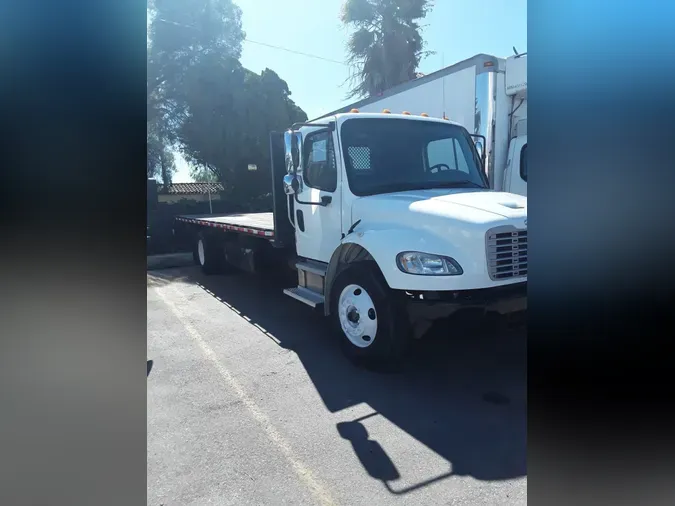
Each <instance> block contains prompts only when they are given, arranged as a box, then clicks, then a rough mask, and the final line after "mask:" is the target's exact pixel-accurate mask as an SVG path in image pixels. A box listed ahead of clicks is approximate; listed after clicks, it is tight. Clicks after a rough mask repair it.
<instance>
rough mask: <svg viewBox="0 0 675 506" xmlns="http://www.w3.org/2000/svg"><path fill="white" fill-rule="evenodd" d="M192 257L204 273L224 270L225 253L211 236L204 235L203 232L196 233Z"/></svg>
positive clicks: (217, 272) (208, 273)
mask: <svg viewBox="0 0 675 506" xmlns="http://www.w3.org/2000/svg"><path fill="white" fill-rule="evenodd" d="M193 257H194V259H195V263H196V264H197V265H199V266H200V267H201V268H202V272H203V273H204V274H206V275H211V274H219V273H221V272H223V270H224V266H225V253H224V252H223V250H222V249H221V248H220V247H219V246H218V244H217V242H216V241H215V240H213V238H208V237H206V234H204V233H203V232H200V233H199V234H197V240H196V241H195V248H194V251H193Z"/></svg>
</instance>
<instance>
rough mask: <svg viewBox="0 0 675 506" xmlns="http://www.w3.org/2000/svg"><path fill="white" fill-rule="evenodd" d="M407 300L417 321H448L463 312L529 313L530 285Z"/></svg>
mask: <svg viewBox="0 0 675 506" xmlns="http://www.w3.org/2000/svg"><path fill="white" fill-rule="evenodd" d="M406 298H407V301H408V314H409V316H410V319H411V320H413V321H417V320H436V319H439V318H445V317H447V316H450V315H452V314H453V313H456V312H457V311H460V310H463V309H482V310H484V311H485V312H496V313H499V314H509V313H517V312H520V311H525V310H526V309H527V282H526V281H524V282H522V283H515V284H511V285H505V286H497V287H494V288H483V289H479V290H458V291H453V292H449V291H448V292H445V291H443V292H414V293H409V292H406Z"/></svg>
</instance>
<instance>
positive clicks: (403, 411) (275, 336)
mask: <svg viewBox="0 0 675 506" xmlns="http://www.w3.org/2000/svg"><path fill="white" fill-rule="evenodd" d="M154 275H155V276H159V277H161V278H162V279H163V281H162V282H166V283H170V282H171V281H172V280H178V279H180V280H181V281H182V282H186V281H187V282H190V283H195V284H197V285H198V286H200V287H201V288H203V289H204V290H205V291H206V292H208V293H209V294H211V295H212V296H214V297H215V298H217V299H218V300H220V302H222V303H223V304H225V305H226V306H228V307H230V308H232V309H235V310H236V311H237V312H239V313H240V314H241V315H242V316H245V317H247V318H248V319H250V322H251V323H252V324H255V325H257V326H259V327H261V328H262V330H263V331H264V332H265V334H266V335H267V336H268V337H269V338H270V339H272V340H274V342H275V343H277V345H279V346H281V347H283V348H285V349H289V350H292V351H293V352H295V353H296V354H297V356H298V358H299V360H300V361H301V362H302V364H303V366H304V368H305V370H306V371H307V374H308V376H309V378H310V379H311V381H312V382H313V384H314V386H315V387H316V389H317V391H318V393H319V395H320V396H321V398H322V400H323V402H324V404H325V406H326V408H327V409H328V410H329V411H330V412H331V413H337V412H339V411H341V410H343V409H345V408H348V407H351V406H356V405H358V404H362V403H365V404H367V405H368V406H370V408H372V410H373V413H372V414H371V415H367V416H365V417H361V418H358V419H354V420H348V421H343V422H340V423H338V424H337V427H336V437H337V438H341V439H342V440H346V441H349V443H350V444H351V445H352V448H353V450H354V452H355V454H356V456H357V458H358V459H359V461H360V462H361V464H362V465H363V467H364V470H365V471H366V472H367V473H368V474H369V475H370V476H371V477H372V478H373V479H376V480H379V481H381V482H382V483H383V485H384V486H385V487H386V488H387V490H389V492H391V493H392V494H397V495H400V494H405V493H408V492H411V491H414V490H417V489H419V488H421V487H425V486H429V485H432V484H434V483H437V482H439V481H441V480H443V479H446V478H448V477H451V476H471V477H473V478H475V479H477V480H483V481H493V480H509V479H515V478H520V477H524V476H526V474H527V470H526V450H527V400H526V399H527V393H526V384H527V372H526V368H527V363H526V355H527V352H526V335H525V332H524V331H523V330H510V331H509V330H504V329H501V330H500V329H499V328H498V327H495V326H492V325H490V324H489V323H486V322H485V320H482V321H481V320H478V321H476V320H473V319H462V318H459V317H453V318H450V319H448V320H447V321H443V322H439V324H437V325H436V326H435V327H434V328H433V329H432V330H431V331H430V333H429V335H428V336H427V337H426V338H425V339H424V340H422V341H419V342H415V343H414V346H413V347H412V350H411V355H410V357H409V360H408V363H407V367H406V369H405V370H404V371H403V372H401V373H398V374H377V373H372V372H369V371H366V370H362V369H359V368H357V367H355V366H353V365H352V364H351V363H350V362H349V361H348V360H347V359H346V358H345V357H344V356H343V355H342V353H341V351H340V347H339V344H338V343H337V342H336V340H335V339H333V338H332V336H331V335H330V334H329V332H328V325H327V322H326V321H325V320H324V318H323V316H322V315H321V314H318V313H316V312H312V310H310V309H309V308H308V307H306V306H304V305H303V304H301V303H299V302H297V301H294V300H292V299H290V298H289V297H286V296H285V295H283V294H282V292H281V290H282V288H283V286H282V283H279V282H275V281H269V280H266V279H259V278H256V277H253V276H248V275H245V274H234V275H228V276H211V277H206V276H204V275H202V273H201V272H200V271H199V270H198V269H197V268H192V267H191V268H187V269H172V270H167V271H162V272H161V273H160V272H156V273H155V274H154ZM317 329H319V330H317ZM377 416H379V417H384V418H386V419H387V420H388V421H389V422H391V423H393V424H394V425H396V426H397V427H398V428H399V429H400V430H402V431H404V432H405V433H407V434H408V435H410V436H412V437H413V438H414V439H416V440H417V441H419V442H420V443H422V444H423V445H425V446H426V447H428V448H429V449H430V450H432V451H433V452H435V453H436V454H437V455H439V456H441V457H442V458H443V459H445V460H446V461H447V463H448V466H447V471H446V472H441V473H439V474H438V475H435V476H429V477H427V478H426V479H423V480H420V481H419V482H417V483H414V484H412V485H407V486H403V485H401V484H399V483H397V482H398V481H399V480H401V483H402V481H403V480H402V479H401V474H400V472H399V471H398V469H397V468H396V466H395V464H394V462H393V460H392V459H391V458H390V457H389V456H388V454H387V452H386V449H385V448H383V446H382V444H380V443H379V442H378V441H376V440H373V439H372V438H371V436H369V433H368V430H367V429H366V427H365V425H364V424H363V422H364V421H365V420H366V419H367V418H371V417H377ZM339 440H340V439H338V441H339ZM397 485H398V486H397Z"/></svg>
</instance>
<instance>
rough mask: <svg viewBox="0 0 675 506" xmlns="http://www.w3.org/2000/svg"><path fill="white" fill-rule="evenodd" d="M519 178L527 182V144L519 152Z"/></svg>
mask: <svg viewBox="0 0 675 506" xmlns="http://www.w3.org/2000/svg"><path fill="white" fill-rule="evenodd" d="M520 177H522V178H523V181H525V182H527V144H525V145H524V146H523V149H521V150H520Z"/></svg>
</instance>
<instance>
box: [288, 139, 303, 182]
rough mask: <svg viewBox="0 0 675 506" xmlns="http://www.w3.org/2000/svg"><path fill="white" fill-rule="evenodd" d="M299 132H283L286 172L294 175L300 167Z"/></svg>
mask: <svg viewBox="0 0 675 506" xmlns="http://www.w3.org/2000/svg"><path fill="white" fill-rule="evenodd" d="M301 139H302V138H301V137H300V132H294V131H293V130H287V131H286V132H284V145H285V150H286V172H288V173H289V174H292V173H296V172H297V171H298V168H299V167H300V144H301Z"/></svg>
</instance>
